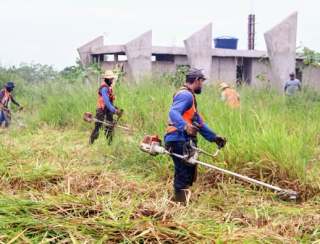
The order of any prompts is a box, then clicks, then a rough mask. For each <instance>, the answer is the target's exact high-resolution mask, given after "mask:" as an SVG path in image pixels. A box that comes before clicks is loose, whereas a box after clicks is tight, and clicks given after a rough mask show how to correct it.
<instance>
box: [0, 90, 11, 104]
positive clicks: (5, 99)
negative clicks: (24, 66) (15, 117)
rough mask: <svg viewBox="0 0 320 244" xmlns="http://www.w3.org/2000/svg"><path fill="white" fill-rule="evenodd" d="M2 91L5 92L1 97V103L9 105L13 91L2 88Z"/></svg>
mask: <svg viewBox="0 0 320 244" xmlns="http://www.w3.org/2000/svg"><path fill="white" fill-rule="evenodd" d="M0 93H4V94H3V97H2V99H1V101H0V102H1V104H2V105H3V106H5V107H8V104H9V101H10V100H11V93H10V92H8V91H7V89H2V90H1V91H0Z"/></svg>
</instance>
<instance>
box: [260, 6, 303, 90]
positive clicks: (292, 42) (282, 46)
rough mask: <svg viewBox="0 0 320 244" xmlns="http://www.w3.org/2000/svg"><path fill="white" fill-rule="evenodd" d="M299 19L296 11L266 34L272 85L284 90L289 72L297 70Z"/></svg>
mask: <svg viewBox="0 0 320 244" xmlns="http://www.w3.org/2000/svg"><path fill="white" fill-rule="evenodd" d="M297 19H298V13H297V12H295V13H293V14H291V15H290V16H289V17H287V18H286V19H285V20H283V21H282V22H281V23H279V24H278V25H276V26H275V27H273V28H272V29H271V30H269V31H268V32H266V33H265V34H264V38H265V41H266V45H267V50H268V56H269V59H270V65H271V73H272V79H271V85H272V87H273V88H275V89H277V90H278V91H282V89H283V85H284V82H285V81H286V80H288V79H289V73H291V72H295V67H296V39H297Z"/></svg>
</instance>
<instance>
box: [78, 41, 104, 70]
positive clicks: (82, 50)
mask: <svg viewBox="0 0 320 244" xmlns="http://www.w3.org/2000/svg"><path fill="white" fill-rule="evenodd" d="M102 46H103V36H99V37H97V38H95V39H93V40H92V41H90V42H88V43H86V44H84V45H83V46H81V47H79V48H78V49H77V50H78V53H79V56H80V61H81V63H82V65H83V66H87V65H89V64H90V63H91V62H92V60H91V52H92V49H93V48H99V47H102Z"/></svg>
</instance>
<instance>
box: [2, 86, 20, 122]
mask: <svg viewBox="0 0 320 244" xmlns="http://www.w3.org/2000/svg"><path fill="white" fill-rule="evenodd" d="M14 88H15V84H14V83H13V82H12V81H8V82H7V83H6V84H5V85H4V88H3V89H2V90H1V91H0V127H2V126H4V127H8V126H9V124H10V119H11V112H10V109H9V102H10V101H11V102H12V103H13V104H15V105H16V106H18V107H19V109H22V107H21V106H20V104H19V103H18V102H17V101H16V100H15V99H14V98H13V96H12V91H13V89H14Z"/></svg>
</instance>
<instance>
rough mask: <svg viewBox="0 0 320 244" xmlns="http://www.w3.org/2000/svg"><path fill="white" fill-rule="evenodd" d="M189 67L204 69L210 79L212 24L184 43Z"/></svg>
mask: <svg viewBox="0 0 320 244" xmlns="http://www.w3.org/2000/svg"><path fill="white" fill-rule="evenodd" d="M184 45H185V48H186V52H187V56H188V61H189V65H190V66H191V67H192V68H198V69H203V73H204V74H205V75H206V76H207V77H208V78H210V75H211V60H212V55H211V52H212V24H211V23H210V24H208V25H207V26H205V27H204V28H202V29H201V30H199V31H198V32H196V33H194V34H193V35H192V36H190V37H189V38H188V39H186V40H185V41H184Z"/></svg>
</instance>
